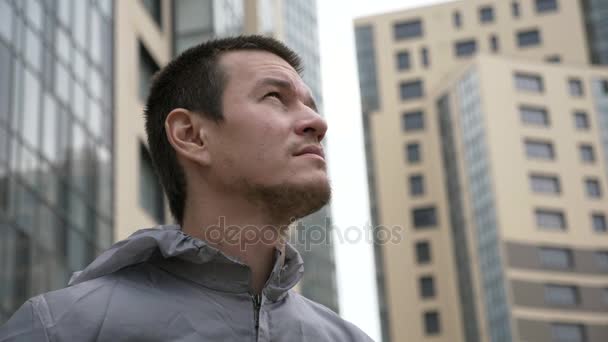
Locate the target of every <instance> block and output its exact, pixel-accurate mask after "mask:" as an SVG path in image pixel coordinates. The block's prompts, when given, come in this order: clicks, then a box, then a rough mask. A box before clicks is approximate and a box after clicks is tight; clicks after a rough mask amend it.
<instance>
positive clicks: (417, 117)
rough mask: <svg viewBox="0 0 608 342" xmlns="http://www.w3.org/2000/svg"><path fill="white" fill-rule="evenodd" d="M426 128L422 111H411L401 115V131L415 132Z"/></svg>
mask: <svg viewBox="0 0 608 342" xmlns="http://www.w3.org/2000/svg"><path fill="white" fill-rule="evenodd" d="M408 121H409V124H408ZM425 126H426V122H425V117H424V111H423V110H422V109H418V110H411V111H407V112H403V113H402V114H401V131H402V132H415V131H424V129H425Z"/></svg>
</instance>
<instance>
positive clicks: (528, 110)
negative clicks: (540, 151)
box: [518, 104, 551, 127]
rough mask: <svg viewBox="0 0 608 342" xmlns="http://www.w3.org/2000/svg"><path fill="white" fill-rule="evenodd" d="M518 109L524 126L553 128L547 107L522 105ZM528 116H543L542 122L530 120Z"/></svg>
mask: <svg viewBox="0 0 608 342" xmlns="http://www.w3.org/2000/svg"><path fill="white" fill-rule="evenodd" d="M518 109H519V117H520V120H521V122H522V124H524V125H526V126H533V127H551V119H550V116H549V111H548V110H547V108H546V107H541V106H531V105H526V104H522V105H519V107H518ZM526 114H534V115H536V114H540V116H542V120H540V122H539V121H536V120H529V118H530V115H526Z"/></svg>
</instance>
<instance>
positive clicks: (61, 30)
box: [0, 0, 116, 321]
mask: <svg viewBox="0 0 608 342" xmlns="http://www.w3.org/2000/svg"><path fill="white" fill-rule="evenodd" d="M113 13H114V12H113V8H112V2H111V1H88V0H86V1H78V2H73V3H72V2H70V1H37V0H29V1H10V0H2V1H0V236H2V238H1V239H0V321H5V320H6V319H7V318H8V317H9V316H10V315H11V314H12V313H13V312H14V311H15V310H16V309H17V308H18V307H19V306H20V305H21V304H22V303H23V302H24V301H25V300H26V299H27V298H29V297H30V296H31V295H33V294H36V293H41V292H44V291H48V290H50V289H56V288H58V287H63V286H65V284H66V283H67V281H68V279H69V276H70V275H71V273H72V272H74V271H77V270H79V269H82V268H83V267H84V266H85V265H87V264H88V263H89V262H90V261H91V260H92V259H93V258H94V257H95V256H96V255H97V253H98V252H100V251H101V250H103V249H105V248H107V247H109V246H110V244H111V243H112V241H113V227H114V225H115V222H116V220H115V211H114V207H113V203H112V202H113V201H112V199H113V189H114V188H113V185H114V182H115V173H114V165H115V158H114V153H113V151H114V140H113V138H114V137H113V129H112V125H113V122H114V116H113V113H114V100H113V98H114V93H113V87H112V84H113V80H114V73H113V70H114V59H113V52H112V51H113V50H114V47H113V44H112V32H113V27H114V21H115V18H114V14H113Z"/></svg>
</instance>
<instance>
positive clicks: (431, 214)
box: [412, 207, 437, 228]
mask: <svg viewBox="0 0 608 342" xmlns="http://www.w3.org/2000/svg"><path fill="white" fill-rule="evenodd" d="M412 219H413V222H412V223H413V225H414V228H429V227H434V226H436V225H437V215H436V213H435V207H425V208H416V209H413V210H412Z"/></svg>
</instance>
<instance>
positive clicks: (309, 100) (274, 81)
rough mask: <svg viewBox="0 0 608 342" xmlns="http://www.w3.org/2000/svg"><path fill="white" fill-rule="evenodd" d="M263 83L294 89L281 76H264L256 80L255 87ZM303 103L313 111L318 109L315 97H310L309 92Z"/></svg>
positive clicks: (316, 111)
mask: <svg viewBox="0 0 608 342" xmlns="http://www.w3.org/2000/svg"><path fill="white" fill-rule="evenodd" d="M263 85H272V86H275V87H277V88H281V89H289V90H291V91H295V89H293V88H294V87H293V85H292V84H291V82H289V81H287V80H284V79H282V78H276V77H264V78H262V79H261V80H259V81H258V82H257V86H256V88H258V87H259V86H263ZM304 104H305V105H306V106H307V107H309V108H310V109H312V110H314V111H315V113H318V112H319V109H318V108H317V103H316V102H315V99H314V98H313V97H312V95H311V94H310V93H308V94H307V95H306V99H304Z"/></svg>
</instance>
